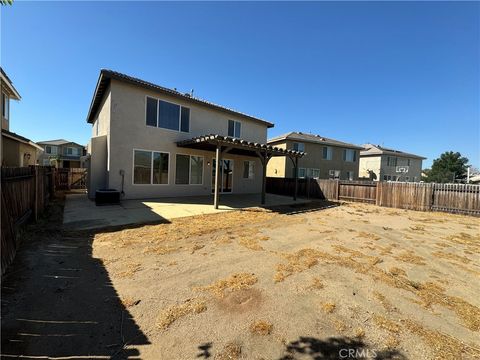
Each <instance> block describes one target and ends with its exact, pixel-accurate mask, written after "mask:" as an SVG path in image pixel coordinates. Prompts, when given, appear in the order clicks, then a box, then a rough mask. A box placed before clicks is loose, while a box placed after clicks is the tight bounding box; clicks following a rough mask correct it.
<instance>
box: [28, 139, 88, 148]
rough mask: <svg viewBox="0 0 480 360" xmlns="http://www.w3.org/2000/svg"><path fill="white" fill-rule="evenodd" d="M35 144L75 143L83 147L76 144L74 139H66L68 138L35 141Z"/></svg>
mask: <svg viewBox="0 0 480 360" xmlns="http://www.w3.org/2000/svg"><path fill="white" fill-rule="evenodd" d="M37 144H42V145H54V146H60V145H65V144H75V145H78V146H82V147H84V146H83V145H81V144H77V143H76V142H74V141H68V140H65V139H57V140H45V141H37Z"/></svg>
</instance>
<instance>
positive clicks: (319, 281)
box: [307, 276, 325, 290]
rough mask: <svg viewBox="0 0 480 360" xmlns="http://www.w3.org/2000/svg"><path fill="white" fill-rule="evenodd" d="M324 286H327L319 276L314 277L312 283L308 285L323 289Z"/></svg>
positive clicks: (310, 287) (311, 287)
mask: <svg viewBox="0 0 480 360" xmlns="http://www.w3.org/2000/svg"><path fill="white" fill-rule="evenodd" d="M324 287H325V286H324V285H323V281H322V279H320V278H319V277H317V276H315V277H314V278H313V279H312V282H311V284H310V285H309V286H308V287H307V289H314V290H321V289H323V288H324Z"/></svg>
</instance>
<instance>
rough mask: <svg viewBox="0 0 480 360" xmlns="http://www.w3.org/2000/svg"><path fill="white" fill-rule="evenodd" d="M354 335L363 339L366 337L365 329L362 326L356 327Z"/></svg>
mask: <svg viewBox="0 0 480 360" xmlns="http://www.w3.org/2000/svg"><path fill="white" fill-rule="evenodd" d="M353 335H354V336H355V337H356V338H357V339H363V338H364V337H365V330H364V329H363V328H361V327H358V328H356V329H355V331H354V333H353Z"/></svg>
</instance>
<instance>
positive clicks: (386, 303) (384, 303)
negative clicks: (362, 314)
mask: <svg viewBox="0 0 480 360" xmlns="http://www.w3.org/2000/svg"><path fill="white" fill-rule="evenodd" d="M373 296H374V297H375V298H376V299H377V300H378V301H379V302H380V304H382V306H383V307H384V308H385V310H387V311H388V312H391V311H395V310H396V308H395V306H393V305H392V303H391V302H390V301H388V300H387V298H386V297H385V295H383V294H381V293H379V292H378V291H374V292H373Z"/></svg>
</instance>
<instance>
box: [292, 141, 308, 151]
mask: <svg viewBox="0 0 480 360" xmlns="http://www.w3.org/2000/svg"><path fill="white" fill-rule="evenodd" d="M295 144H297V150H295ZM300 148H301V149H300ZM292 149H293V150H295V151H302V152H305V144H304V143H302V142H294V143H293V144H292Z"/></svg>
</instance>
